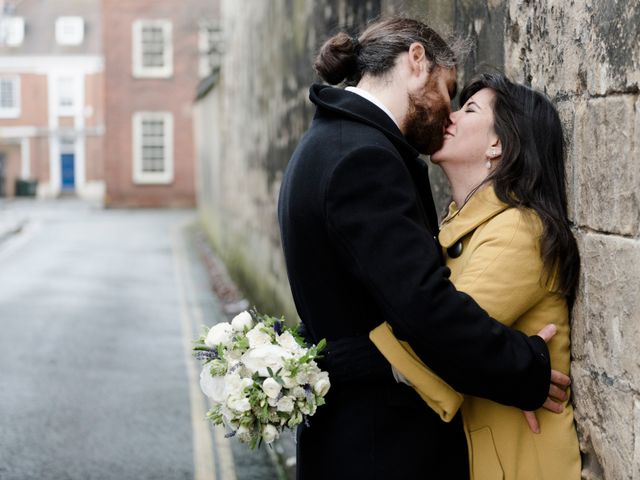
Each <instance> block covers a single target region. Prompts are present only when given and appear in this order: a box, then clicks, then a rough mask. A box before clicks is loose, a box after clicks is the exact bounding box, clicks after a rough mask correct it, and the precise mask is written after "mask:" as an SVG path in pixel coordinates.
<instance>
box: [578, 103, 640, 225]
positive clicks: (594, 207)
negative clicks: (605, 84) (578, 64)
mask: <svg viewBox="0 0 640 480" xmlns="http://www.w3.org/2000/svg"><path fill="white" fill-rule="evenodd" d="M635 101H636V98H635V96H634V95H615V96H611V97H605V98H594V99H591V100H589V101H588V102H587V105H586V108H583V109H580V111H579V112H576V113H577V114H578V113H579V117H578V116H576V120H575V128H576V132H575V135H574V140H575V143H574V145H575V146H576V147H577V148H578V149H580V156H579V157H575V158H574V162H575V163H574V167H575V175H576V182H575V188H576V191H575V194H576V197H577V204H576V221H577V223H578V224H579V225H582V226H587V227H589V228H592V229H595V230H599V231H603V232H610V233H618V234H623V235H638V233H639V232H640V196H639V195H640V194H639V192H638V185H640V168H639V167H638V160H637V156H638V154H637V152H636V151H635V149H634V136H635V135H636V132H634V124H635V122H636V121H637V120H636V113H635V107H634V102H635Z"/></svg>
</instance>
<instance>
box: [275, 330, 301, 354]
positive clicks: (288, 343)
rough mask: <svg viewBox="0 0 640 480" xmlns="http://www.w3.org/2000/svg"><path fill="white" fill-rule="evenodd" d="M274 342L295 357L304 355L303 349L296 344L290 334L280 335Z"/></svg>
mask: <svg viewBox="0 0 640 480" xmlns="http://www.w3.org/2000/svg"><path fill="white" fill-rule="evenodd" d="M276 341H277V342H278V345H280V346H282V347H283V348H285V349H287V350H288V351H290V352H291V353H293V354H294V355H295V356H302V355H304V349H303V348H302V347H301V346H300V345H299V344H298V342H296V339H295V338H294V337H293V335H291V333H290V332H284V333H283V334H282V335H278V338H277V340H276Z"/></svg>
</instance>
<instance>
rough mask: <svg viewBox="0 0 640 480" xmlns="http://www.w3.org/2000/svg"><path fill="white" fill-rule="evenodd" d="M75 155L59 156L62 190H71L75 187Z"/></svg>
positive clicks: (65, 154)
mask: <svg viewBox="0 0 640 480" xmlns="http://www.w3.org/2000/svg"><path fill="white" fill-rule="evenodd" d="M74 157H75V155H74V154H73V153H63V154H62V155H60V159H61V162H62V189H63V190H73V189H74V188H75V186H76V175H75V158H74Z"/></svg>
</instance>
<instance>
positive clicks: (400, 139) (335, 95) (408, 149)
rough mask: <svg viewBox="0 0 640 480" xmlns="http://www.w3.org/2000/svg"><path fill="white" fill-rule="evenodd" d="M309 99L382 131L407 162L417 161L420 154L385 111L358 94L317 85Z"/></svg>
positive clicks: (326, 108) (310, 91)
mask: <svg viewBox="0 0 640 480" xmlns="http://www.w3.org/2000/svg"><path fill="white" fill-rule="evenodd" d="M309 99H310V100H311V101H312V102H313V103H315V104H316V105H317V106H318V108H321V109H324V110H328V111H331V112H334V113H339V114H341V115H342V116H344V117H347V118H350V119H352V120H355V121H357V122H360V123H364V124H366V125H369V126H371V127H374V128H376V129H378V130H380V131H381V132H382V133H383V134H384V135H385V136H386V137H387V138H388V139H389V140H390V141H391V143H393V145H394V146H395V147H396V148H397V149H398V151H399V152H400V155H402V157H403V158H404V159H406V160H409V159H415V158H416V157H417V156H418V155H419V153H418V151H417V150H416V149H415V148H413V147H412V146H411V145H409V143H408V142H407V141H406V140H405V138H404V136H403V135H402V132H401V131H400V129H399V128H398V126H397V125H396V124H395V123H394V122H393V120H391V118H389V115H387V114H386V113H385V112H384V111H383V110H381V109H380V108H379V107H377V106H376V105H374V104H373V103H371V102H370V101H368V100H366V99H364V98H363V97H361V96H360V95H358V94H357V93H353V92H349V91H346V90H344V89H342V88H335V87H331V86H329V85H320V84H315V85H312V86H311V89H310V90H309Z"/></svg>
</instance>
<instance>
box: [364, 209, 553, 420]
mask: <svg viewBox="0 0 640 480" xmlns="http://www.w3.org/2000/svg"><path fill="white" fill-rule="evenodd" d="M540 231H541V229H540V224H539V220H538V219H537V217H534V216H533V215H528V214H526V213H523V212H522V211H520V210H518V209H515V208H511V209H508V210H505V211H504V212H502V213H501V214H499V215H497V216H496V217H494V218H493V219H491V220H489V221H488V222H487V223H485V224H483V225H481V226H480V227H479V228H478V229H477V230H476V231H475V232H474V234H473V237H472V239H471V241H469V242H468V243H467V248H468V249H469V251H468V252H466V254H467V255H468V259H467V261H466V263H465V265H464V269H463V271H462V272H461V274H460V275H459V276H458V277H457V278H452V280H453V282H454V284H455V285H456V288H457V289H458V290H461V291H464V292H465V293H467V294H468V295H470V296H471V297H472V298H473V299H474V300H475V301H476V302H477V303H478V304H479V305H480V306H481V307H482V308H483V309H485V310H486V311H487V312H488V313H489V314H490V315H491V316H492V317H493V318H495V319H496V320H499V321H501V322H503V323H505V324H507V325H512V324H513V323H514V322H515V321H516V320H517V319H518V318H519V317H520V316H522V315H523V314H524V313H525V312H526V311H527V310H528V309H529V308H531V307H532V306H533V305H535V304H536V303H537V302H538V301H539V300H540V298H542V296H543V295H544V293H545V289H544V288H543V286H542V285H543V283H542V282H543V278H542V271H543V265H542V261H541V259H540V254H539V247H538V244H539V235H540ZM463 255H464V253H463ZM369 337H370V338H371V340H372V341H373V343H374V344H375V345H376V347H377V348H378V349H379V350H380V352H382V354H383V355H384V356H385V358H386V359H387V360H388V361H389V363H391V364H392V365H393V366H394V367H395V368H396V370H398V371H399V372H400V373H401V374H402V375H403V376H404V377H405V378H406V379H407V380H409V382H411V384H412V385H413V388H414V389H415V390H416V391H417V393H418V394H419V395H420V396H421V397H422V399H423V400H424V401H425V402H426V403H427V405H429V407H431V409H432V410H434V411H435V412H436V413H438V414H439V415H440V417H441V418H442V420H444V421H446V422H448V421H450V420H451V419H452V418H453V417H454V415H455V414H456V412H457V410H458V409H459V408H460V405H461V404H462V401H463V396H462V395H461V394H460V393H458V392H456V391H455V390H454V389H453V388H451V387H450V386H449V385H448V384H447V383H446V382H444V381H443V380H442V379H440V378H439V377H438V376H437V375H436V374H435V373H434V372H433V371H432V370H430V369H429V368H428V367H427V366H426V365H425V364H424V363H423V362H422V361H421V360H420V359H419V358H418V356H417V355H416V354H415V352H414V351H413V350H412V349H411V347H410V346H409V344H408V343H406V342H402V341H400V340H398V339H397V338H396V337H395V336H394V335H393V331H392V330H391V327H390V325H388V324H387V323H383V324H381V325H379V326H378V327H377V328H376V329H374V330H373V331H371V333H370V335H369Z"/></svg>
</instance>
